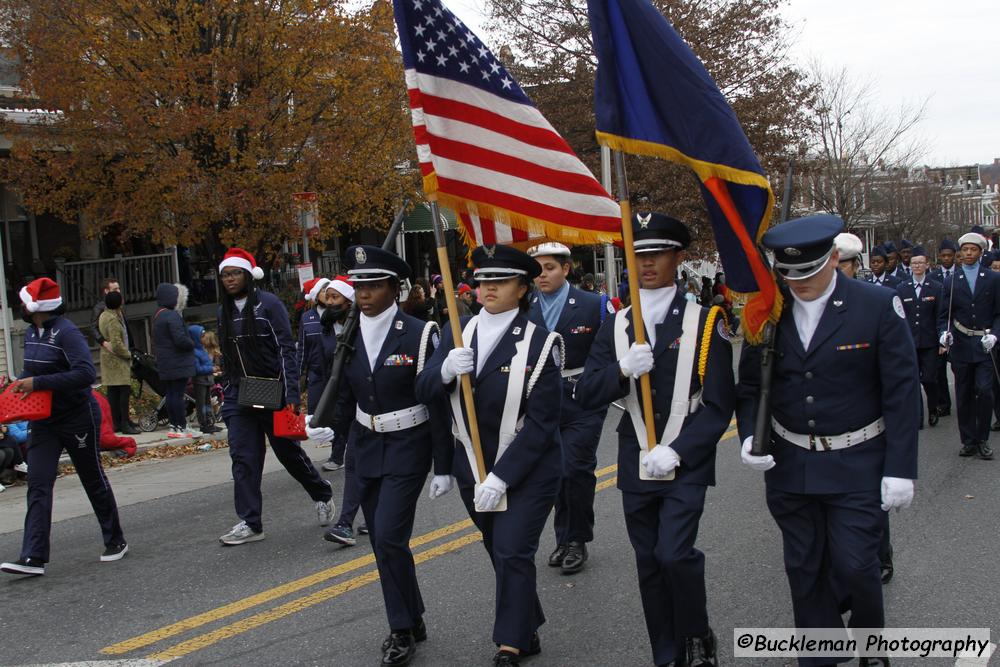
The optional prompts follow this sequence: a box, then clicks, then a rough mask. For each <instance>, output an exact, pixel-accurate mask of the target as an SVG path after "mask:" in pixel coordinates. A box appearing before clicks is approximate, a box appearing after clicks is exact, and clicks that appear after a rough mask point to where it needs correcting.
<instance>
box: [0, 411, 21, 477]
mask: <svg viewBox="0 0 1000 667" xmlns="http://www.w3.org/2000/svg"><path fill="white" fill-rule="evenodd" d="M21 463H24V458H23V457H22V455H21V445H19V444H18V443H17V441H16V440H14V438H13V437H12V436H11V435H10V433H9V432H8V428H7V425H6V424H0V491H3V487H4V485H10V484H13V483H14V480H15V479H17V470H16V469H15V468H14V466H16V465H18V464H21Z"/></svg>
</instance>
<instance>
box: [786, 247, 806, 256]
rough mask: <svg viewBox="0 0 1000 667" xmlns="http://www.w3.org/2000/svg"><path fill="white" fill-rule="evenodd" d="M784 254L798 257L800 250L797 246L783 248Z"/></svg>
mask: <svg viewBox="0 0 1000 667" xmlns="http://www.w3.org/2000/svg"><path fill="white" fill-rule="evenodd" d="M785 254H786V255H788V256H789V257H798V256H799V255H801V254H802V251H801V250H799V249H798V248H785Z"/></svg>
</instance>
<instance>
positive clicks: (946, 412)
mask: <svg viewBox="0 0 1000 667" xmlns="http://www.w3.org/2000/svg"><path fill="white" fill-rule="evenodd" d="M937 412H938V417H950V416H951V408H940V407H939V408H938V411H937Z"/></svg>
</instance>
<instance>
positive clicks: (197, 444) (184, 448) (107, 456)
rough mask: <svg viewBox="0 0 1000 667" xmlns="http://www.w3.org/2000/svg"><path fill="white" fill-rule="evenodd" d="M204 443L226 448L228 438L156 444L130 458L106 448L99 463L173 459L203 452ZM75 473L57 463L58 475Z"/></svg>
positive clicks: (69, 466)
mask: <svg viewBox="0 0 1000 667" xmlns="http://www.w3.org/2000/svg"><path fill="white" fill-rule="evenodd" d="M205 445H211V446H212V449H210V450H207V451H215V450H216V449H228V448H229V441H228V440H204V441H203V440H195V441H194V442H189V443H187V444H184V445H173V444H170V443H164V444H162V445H157V446H156V447H150V448H149V449H147V450H145V451H142V452H138V453H137V454H136V455H135V456H132V457H130V458H118V457H116V456H115V455H114V454H112V453H111V452H110V451H108V450H102V451H101V463H102V464H103V465H104V467H105V468H120V467H121V466H125V465H129V464H132V463H136V462H137V461H152V460H156V459H175V458H177V457H179V456H188V455H189V454H204V453H206V450H203V449H201V448H202V447H204V446H205ZM74 474H76V468H75V467H74V466H73V464H72V463H61V464H60V465H59V476H60V477H62V476H63V475H74Z"/></svg>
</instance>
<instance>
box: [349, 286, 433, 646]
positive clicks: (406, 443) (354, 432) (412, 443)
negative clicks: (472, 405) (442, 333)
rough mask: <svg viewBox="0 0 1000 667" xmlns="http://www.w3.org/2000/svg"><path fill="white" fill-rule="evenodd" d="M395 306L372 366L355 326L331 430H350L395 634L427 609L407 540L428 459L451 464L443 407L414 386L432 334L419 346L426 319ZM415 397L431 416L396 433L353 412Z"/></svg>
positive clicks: (389, 408)
mask: <svg viewBox="0 0 1000 667" xmlns="http://www.w3.org/2000/svg"><path fill="white" fill-rule="evenodd" d="M392 308H394V309H395V316H394V319H393V323H392V325H391V326H390V328H389V332H388V333H387V334H386V337H385V341H384V342H383V343H382V349H381V350H380V351H379V354H378V357H377V358H376V361H375V366H374V370H372V365H371V363H370V362H369V360H368V352H367V351H366V349H365V343H364V337H363V336H362V334H361V332H360V331H359V332H358V336H357V338H356V339H355V346H356V349H355V351H354V354H353V355H352V356H351V359H350V361H349V362H348V363H347V364H346V365H345V366H344V376H343V378H341V381H340V396H339V397H338V401H337V417H336V423H335V427H334V429H335V430H336V431H337V432H339V433H347V432H348V429H351V443H350V449H351V452H349V456H353V461H354V468H355V474H356V483H357V485H358V487H357V489H358V496H357V497H358V498H360V500H361V509H362V510H363V511H364V513H365V519H366V520H367V525H368V531H369V534H370V536H371V543H372V548H373V550H374V551H375V560H376V563H377V564H378V571H379V579H380V580H381V583H382V597H383V599H384V600H385V609H386V615H387V617H388V620H389V627H390V629H391V630H392V631H394V632H395V631H404V630H408V629H411V628H414V627H416V626H417V625H418V624H419V623H420V619H421V617H422V616H423V613H424V601H423V598H422V597H421V595H420V587H419V585H418V584H417V573H416V566H415V564H414V561H413V552H412V551H410V545H409V542H410V536H411V535H412V534H413V519H414V515H415V514H416V509H417V500H418V499H419V498H420V492H421V490H422V489H423V488H424V483H425V482H426V481H427V473H428V472H429V471H430V469H431V462H432V460H433V464H434V474H437V475H447V474H448V473H449V471H450V470H451V453H452V439H451V431H450V429H449V428H448V423H447V414H446V413H445V410H444V407H443V406H440V405H430V404H428V402H426V401H420V400H419V399H418V398H417V397H416V396H415V390H414V384H415V382H416V377H417V363H418V360H419V357H420V355H421V354H423V355H425V359H429V358H430V356H431V354H432V353H433V351H434V344H435V342H436V341H437V336H436V335H434V336H429V337H428V340H427V347H426V349H424V350H421V349H420V342H421V339H422V336H423V330H424V326H425V324H426V323H425V322H422V321H420V320H418V319H416V318H414V317H411V316H409V315H407V314H406V313H404V312H403V311H402V310H400V309H399V307H398V306H395V305H394V306H392ZM432 326H436V325H432ZM419 403H424V404H425V405H427V406H428V409H429V411H430V415H431V418H430V419H429V420H428V421H425V422H423V423H422V424H418V425H417V426H414V427H411V428H407V429H403V430H400V431H391V432H387V433H379V432H377V431H373V430H371V428H370V427H369V426H367V425H365V424H362V423H360V422H358V421H357V420H356V418H355V415H356V412H355V408H356V406H360V408H361V409H362V410H363V411H365V412H366V413H368V414H369V415H373V416H374V415H380V414H384V413H387V412H394V411H396V410H403V409H406V408H410V407H413V406H414V405H417V404H419ZM430 403H433V401H431V402H430ZM352 422H353V423H352ZM345 494H346V491H345Z"/></svg>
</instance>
